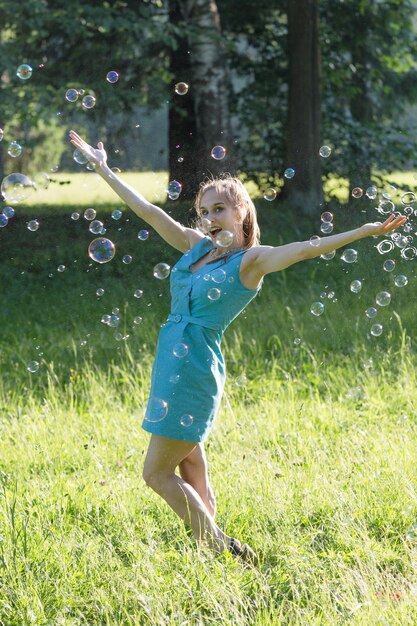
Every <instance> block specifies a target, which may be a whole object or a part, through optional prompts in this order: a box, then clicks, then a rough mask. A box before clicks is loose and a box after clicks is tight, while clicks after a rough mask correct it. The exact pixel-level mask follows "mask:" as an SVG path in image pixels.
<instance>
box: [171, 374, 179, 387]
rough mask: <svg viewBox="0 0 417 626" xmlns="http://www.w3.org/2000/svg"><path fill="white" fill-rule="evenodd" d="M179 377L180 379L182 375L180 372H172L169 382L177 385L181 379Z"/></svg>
mask: <svg viewBox="0 0 417 626" xmlns="http://www.w3.org/2000/svg"><path fill="white" fill-rule="evenodd" d="M179 379H180V375H179V374H172V375H171V376H170V377H169V382H170V383H172V384H173V385H176V384H177V382H178V381H179Z"/></svg>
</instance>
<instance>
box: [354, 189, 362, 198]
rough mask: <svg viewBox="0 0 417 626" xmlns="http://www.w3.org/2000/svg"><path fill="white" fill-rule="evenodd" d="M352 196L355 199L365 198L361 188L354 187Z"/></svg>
mask: <svg viewBox="0 0 417 626" xmlns="http://www.w3.org/2000/svg"><path fill="white" fill-rule="evenodd" d="M352 196H353V197H354V198H362V196H363V189H361V188H360V187H354V188H353V189H352Z"/></svg>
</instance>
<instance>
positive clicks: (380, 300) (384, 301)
mask: <svg viewBox="0 0 417 626" xmlns="http://www.w3.org/2000/svg"><path fill="white" fill-rule="evenodd" d="M375 302H376V303H377V304H378V305H379V306H388V305H389V303H390V302H391V294H390V293H389V292H388V291H380V292H379V293H377V294H376V298H375Z"/></svg>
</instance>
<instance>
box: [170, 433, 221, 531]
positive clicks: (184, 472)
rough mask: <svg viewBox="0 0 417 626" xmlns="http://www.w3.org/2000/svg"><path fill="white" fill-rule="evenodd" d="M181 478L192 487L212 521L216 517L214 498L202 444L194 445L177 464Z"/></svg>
mask: <svg viewBox="0 0 417 626" xmlns="http://www.w3.org/2000/svg"><path fill="white" fill-rule="evenodd" d="M179 470H180V475H181V478H183V479H184V480H185V482H187V483H188V484H189V485H191V486H192V487H194V489H195V490H196V492H197V493H198V495H199V496H200V498H201V499H202V501H203V502H204V504H205V505H206V508H207V510H208V512H209V513H210V515H211V516H212V518H213V519H215V517H216V510H217V507H216V498H215V497H214V493H213V490H212V488H211V485H210V481H209V478H208V472H207V459H206V454H205V451H204V446H203V444H202V443H199V444H197V445H196V447H195V448H194V450H192V451H191V452H190V454H189V455H188V456H186V457H185V459H183V460H182V461H181V463H180V464H179Z"/></svg>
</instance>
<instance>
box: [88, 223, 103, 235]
mask: <svg viewBox="0 0 417 626" xmlns="http://www.w3.org/2000/svg"><path fill="white" fill-rule="evenodd" d="M102 228H103V222H100V220H93V221H92V222H91V223H90V226H89V227H88V230H89V231H90V233H93V235H100V233H101V230H102Z"/></svg>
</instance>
